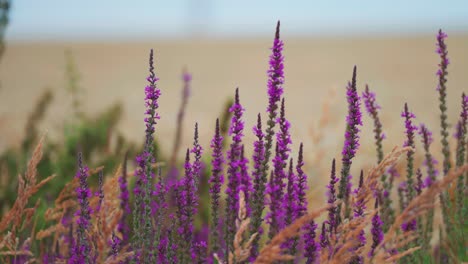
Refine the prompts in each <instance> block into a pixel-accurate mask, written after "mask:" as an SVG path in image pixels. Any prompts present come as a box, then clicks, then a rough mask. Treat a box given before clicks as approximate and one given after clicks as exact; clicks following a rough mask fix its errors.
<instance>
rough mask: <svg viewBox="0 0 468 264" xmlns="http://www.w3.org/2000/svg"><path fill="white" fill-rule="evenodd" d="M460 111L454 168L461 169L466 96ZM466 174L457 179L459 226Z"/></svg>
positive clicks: (467, 112) (467, 111)
mask: <svg viewBox="0 0 468 264" xmlns="http://www.w3.org/2000/svg"><path fill="white" fill-rule="evenodd" d="M461 106H462V110H461V113H460V120H459V121H458V125H457V133H456V134H457V151H456V166H457V167H461V166H463V164H465V163H466V160H465V157H467V156H466V143H467V134H468V130H467V129H468V96H466V95H465V93H463V94H462V103H461ZM466 180H467V177H466V174H465V177H459V178H458V182H457V208H459V209H458V213H459V218H460V221H461V224H463V219H465V218H466V213H465V212H466V204H464V199H465V197H466V185H467V184H466Z"/></svg>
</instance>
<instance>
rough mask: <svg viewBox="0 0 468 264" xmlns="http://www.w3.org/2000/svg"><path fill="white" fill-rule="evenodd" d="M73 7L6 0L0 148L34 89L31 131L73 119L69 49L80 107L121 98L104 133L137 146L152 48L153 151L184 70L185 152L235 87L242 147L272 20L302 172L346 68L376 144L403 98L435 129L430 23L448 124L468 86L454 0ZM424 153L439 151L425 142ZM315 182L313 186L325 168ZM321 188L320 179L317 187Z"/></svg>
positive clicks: (16, 138) (258, 95)
mask: <svg viewBox="0 0 468 264" xmlns="http://www.w3.org/2000/svg"><path fill="white" fill-rule="evenodd" d="M77 2H78V1H76V2H75V1H71V2H70V3H68V4H65V3H60V1H51V0H50V1H41V3H32V2H28V1H13V3H12V9H11V13H10V18H9V20H10V21H9V25H8V27H7V30H6V32H5V37H6V50H5V53H4V54H3V57H2V59H1V61H0V85H1V86H0V98H1V103H0V131H1V135H2V136H1V138H0V150H2V151H3V150H5V149H7V148H10V147H12V146H19V145H20V144H21V141H22V139H23V138H24V136H25V132H26V129H25V125H26V123H27V120H28V116H30V114H31V111H33V109H34V107H35V104H36V102H37V100H38V98H39V97H40V96H41V94H42V93H43V92H44V91H45V90H46V89H50V90H51V91H52V92H53V94H54V98H53V101H52V102H51V104H50V107H49V108H48V109H47V111H46V113H45V117H44V120H43V121H41V122H40V124H38V127H39V133H40V134H44V133H46V135H47V138H49V139H50V140H54V141H58V142H60V140H61V138H62V137H63V134H62V130H63V127H64V124H65V123H66V122H67V121H68V120H70V118H71V116H72V115H73V106H72V99H71V97H70V93H69V92H67V89H66V87H67V85H68V82H69V80H68V79H67V77H66V72H67V56H66V54H67V53H66V52H69V53H70V52H71V54H72V55H73V61H74V65H75V66H76V67H75V68H76V72H77V73H78V75H79V79H78V81H77V85H78V87H79V88H80V91H82V93H81V101H82V106H81V107H82V109H83V111H84V112H85V113H86V114H87V115H89V116H94V115H96V114H97V113H100V112H102V111H105V110H106V109H109V107H110V106H111V105H113V104H114V103H120V104H121V106H122V110H123V112H122V117H121V121H120V122H119V123H118V124H117V127H116V128H113V129H115V130H118V131H121V132H122V135H123V136H124V137H125V138H127V139H128V140H130V141H134V142H137V143H138V144H141V143H142V142H143V136H144V124H143V113H144V104H143V98H144V86H145V85H146V81H145V78H146V75H147V67H148V66H147V65H148V63H147V58H148V53H149V49H150V48H154V49H155V52H156V62H155V63H156V73H157V75H158V77H159V78H160V82H159V87H160V88H161V90H162V93H163V95H162V97H161V100H160V113H161V120H160V122H159V124H158V125H157V128H156V131H157V132H156V134H157V137H158V140H159V143H160V146H161V150H162V152H163V153H169V152H170V151H171V150H172V144H173V140H174V135H175V129H176V121H175V120H176V116H177V109H178V107H179V105H180V100H181V89H182V81H181V73H182V69H183V68H184V67H186V68H187V70H188V71H189V72H190V73H191V74H193V82H192V90H191V96H190V99H189V103H188V108H187V113H186V119H185V121H184V127H185V129H184V132H183V141H182V148H185V147H188V146H190V144H191V141H192V133H193V132H192V127H193V124H194V123H195V122H199V128H200V136H201V143H202V146H203V147H204V149H206V150H208V149H209V140H210V139H211V137H212V135H213V130H214V124H215V119H216V118H217V117H218V116H219V115H221V111H222V109H223V105H224V104H225V102H226V100H227V99H228V98H230V97H232V96H233V94H234V90H235V88H236V87H239V88H240V95H241V102H242V103H243V104H244V106H245V108H246V115H245V120H246V132H245V134H246V138H247V141H246V142H251V141H252V139H253V135H252V133H251V127H252V126H253V124H254V121H255V119H254V118H255V117H256V114H257V113H258V112H262V113H264V112H265V109H266V104H267V94H266V79H267V78H266V70H267V68H268V55H269V53H270V50H269V48H270V47H271V45H272V39H273V34H274V27H275V23H276V20H277V19H280V20H281V22H282V39H283V40H284V42H285V50H284V55H285V74H286V79H285V86H284V88H285V98H286V105H287V107H286V109H287V110H286V111H287V118H288V119H289V120H290V121H291V123H292V135H293V142H294V147H293V148H294V150H297V147H298V145H299V142H304V144H305V148H306V152H305V154H306V157H307V158H308V160H309V161H311V162H309V171H310V172H311V173H312V172H313V171H315V170H318V168H317V166H316V164H320V166H323V168H326V169H328V167H329V164H330V161H331V159H332V158H333V157H336V158H339V155H340V150H341V148H342V144H343V131H344V127H345V113H346V109H345V107H346V104H345V103H346V99H345V85H346V83H347V81H348V80H349V79H350V78H351V72H352V67H353V65H357V67H358V87H359V90H360V92H362V91H363V90H364V87H365V84H366V83H367V84H369V85H370V87H371V88H372V89H373V90H374V91H375V92H376V93H377V100H378V101H379V102H380V104H381V106H382V108H383V110H382V115H383V122H384V130H385V133H386V134H387V138H388V140H385V146H386V151H389V150H390V148H391V147H392V146H395V145H401V144H402V143H403V133H402V131H403V121H402V119H401V117H400V112H401V110H402V108H403V104H404V103H405V101H407V102H408V103H409V105H410V107H411V108H412V110H413V111H414V112H415V114H416V115H417V117H418V122H424V123H426V124H428V125H429V127H430V128H431V129H433V130H434V133H435V135H436V138H438V136H439V131H438V129H437V127H438V120H439V117H438V113H439V111H438V108H437V106H436V105H437V104H438V100H437V98H438V96H437V93H436V91H435V87H436V83H437V78H436V75H435V72H436V69H437V63H438V60H439V59H438V56H437V55H436V54H435V34H436V32H437V30H438V29H439V28H443V29H444V30H445V31H446V32H447V33H448V35H449V38H448V41H447V43H448V49H449V57H450V61H451V64H450V65H449V73H450V74H449V81H448V102H449V109H448V111H449V120H450V121H451V123H452V124H453V123H454V122H455V121H456V120H457V115H458V113H459V102H460V99H459V98H460V94H461V92H462V91H465V92H466V91H468V90H467V89H468V88H467V87H468V75H467V72H468V11H467V10H468V6H467V5H466V4H464V3H463V2H462V1H458V2H457V1H453V2H451V3H447V4H446V5H445V4H444V3H435V2H434V1H429V2H426V1H414V2H413V3H410V4H407V3H406V2H404V1H397V2H396V3H394V4H392V6H385V5H383V4H375V3H371V1H364V2H365V3H364V4H367V8H363V9H360V8H359V7H353V6H351V4H344V3H341V4H340V3H339V2H338V1H331V2H330V3H329V4H316V5H313V4H310V3H306V2H305V1H304V2H298V3H301V4H297V5H294V6H293V7H290V8H289V9H288V8H287V7H286V6H285V5H284V4H280V3H279V2H278V3H272V4H268V3H269V2H266V1H259V2H258V3H249V4H251V6H250V7H249V6H246V5H247V4H248V2H247V1H241V3H239V5H235V6H234V5H233V4H220V3H215V2H214V1H213V2H211V1H200V2H198V4H197V2H196V1H174V3H172V4H167V6H166V4H165V3H164V2H162V1H161V2H158V1H156V2H155V3H149V2H146V1H142V2H141V3H135V4H134V5H132V4H130V3H127V4H124V3H123V2H119V1H117V2H116V3H115V5H106V4H104V3H96V4H93V3H91V1H85V3H81V4H80V3H77ZM104 2H105V1H104ZM108 4H110V3H108ZM213 6H214V7H213ZM465 7H466V8H465ZM230 9H233V10H231V11H226V10H230ZM177 10H178V11H177ZM243 10H245V12H243ZM441 10H444V12H442V11H441ZM463 10H465V11H463ZM138 12H141V16H140V13H138ZM217 12H218V13H217ZM38 13H39V14H41V15H37V14H38ZM174 14H176V15H174ZM172 15H174V16H172ZM31 16H32V18H31ZM171 16H172V17H171ZM226 17H227V18H226ZM463 18H465V19H463ZM93 23H94V24H93ZM102 24H105V25H106V26H103V25H102ZM123 25H124V26H123ZM364 122H365V123H364V128H363V131H364V132H363V134H362V146H363V147H362V148H361V149H360V150H359V153H360V154H359V155H358V158H357V160H356V163H357V164H358V165H357V166H356V167H355V169H356V170H357V168H358V167H359V166H369V165H370V164H372V163H374V161H375V156H374V155H375V154H374V147H373V139H372V136H371V133H370V132H371V129H372V124H371V123H370V120H369V119H368V118H367V116H366V117H365V119H364ZM438 141H439V140H438V139H437V140H436V142H438ZM418 143H419V140H418ZM452 145H453V144H452ZM434 148H439V146H438V144H437V143H435V147H434ZM248 151H249V153H250V147H249V148H248ZM180 154H182V152H180ZM365 157H368V159H366V158H365ZM132 158H133V157H132ZM317 158H319V160H317ZM355 173H357V171H356V172H355ZM323 176H324V179H323V180H325V179H326V176H328V175H327V174H324V175H323ZM322 183H323V182H322V179H320V186H321V187H320V192H322V191H324V185H325V184H324V183H323V184H322Z"/></svg>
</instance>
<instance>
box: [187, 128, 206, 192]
mask: <svg viewBox="0 0 468 264" xmlns="http://www.w3.org/2000/svg"><path fill="white" fill-rule="evenodd" d="M190 152H191V153H193V154H194V155H195V160H194V162H193V165H192V173H193V177H194V180H195V188H198V182H199V181H200V173H201V166H202V162H201V156H202V153H203V148H202V146H200V144H199V143H198V123H195V132H194V136H193V147H192V149H191V150H190ZM195 192H197V191H196V189H195Z"/></svg>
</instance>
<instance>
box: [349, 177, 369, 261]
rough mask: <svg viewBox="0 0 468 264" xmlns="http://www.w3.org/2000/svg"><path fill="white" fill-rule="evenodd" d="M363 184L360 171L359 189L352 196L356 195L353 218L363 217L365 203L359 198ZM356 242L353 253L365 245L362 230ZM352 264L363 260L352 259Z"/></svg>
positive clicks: (357, 257)
mask: <svg viewBox="0 0 468 264" xmlns="http://www.w3.org/2000/svg"><path fill="white" fill-rule="evenodd" d="M363 184H364V172H363V171H362V170H361V175H360V176H359V187H358V188H357V189H355V190H354V194H355V195H356V202H355V204H354V217H355V218H360V217H363V216H364V210H365V209H366V203H365V201H364V199H363V198H362V197H360V196H359V195H361V192H362V191H361V190H362V187H363ZM358 240H359V244H358V246H357V247H356V248H354V249H353V250H354V251H355V250H357V249H358V248H360V247H363V246H365V245H366V235H365V233H364V230H361V231H360V232H359V235H358ZM352 262H353V263H363V262H364V260H363V258H362V256H355V257H354V258H353V261H352Z"/></svg>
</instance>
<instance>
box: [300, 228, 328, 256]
mask: <svg viewBox="0 0 468 264" xmlns="http://www.w3.org/2000/svg"><path fill="white" fill-rule="evenodd" d="M324 225H325V223H324ZM324 225H323V226H324ZM316 232H317V224H316V223H315V222H314V221H312V222H310V223H309V224H307V225H306V226H305V234H304V258H306V263H307V264H314V263H317V261H318V259H319V250H320V245H319V243H317V242H316V241H315V237H316V236H317V234H316ZM325 232H326V231H325V230H324V227H323V228H322V235H321V236H320V237H321V238H322V236H324V237H323V240H324V241H323V243H324V244H326V242H325V241H326V233H325ZM324 246H325V245H324Z"/></svg>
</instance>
